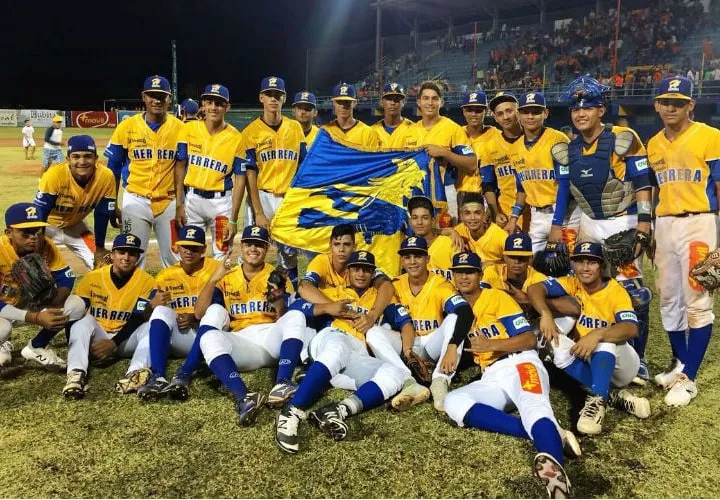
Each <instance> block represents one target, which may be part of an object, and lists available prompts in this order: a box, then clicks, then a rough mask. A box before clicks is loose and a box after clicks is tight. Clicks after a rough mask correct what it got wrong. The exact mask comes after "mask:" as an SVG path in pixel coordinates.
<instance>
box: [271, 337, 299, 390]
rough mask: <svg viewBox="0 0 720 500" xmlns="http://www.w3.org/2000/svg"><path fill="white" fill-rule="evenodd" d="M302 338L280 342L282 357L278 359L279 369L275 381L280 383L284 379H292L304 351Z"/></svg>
mask: <svg viewBox="0 0 720 500" xmlns="http://www.w3.org/2000/svg"><path fill="white" fill-rule="evenodd" d="M302 346H303V343H302V340H300V339H285V340H283V342H282V344H280V359H279V360H278V371H277V377H276V378H275V383H276V384H279V383H280V382H281V381H283V380H290V379H292V374H293V370H295V365H297V363H298V360H299V359H300V352H301V351H302Z"/></svg>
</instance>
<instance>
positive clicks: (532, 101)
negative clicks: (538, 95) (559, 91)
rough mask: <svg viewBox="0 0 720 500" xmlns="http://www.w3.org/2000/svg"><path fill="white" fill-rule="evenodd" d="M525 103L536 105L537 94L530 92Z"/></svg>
mask: <svg viewBox="0 0 720 500" xmlns="http://www.w3.org/2000/svg"><path fill="white" fill-rule="evenodd" d="M525 102H526V103H528V104H535V92H530V93H529V94H528V95H527V96H525Z"/></svg>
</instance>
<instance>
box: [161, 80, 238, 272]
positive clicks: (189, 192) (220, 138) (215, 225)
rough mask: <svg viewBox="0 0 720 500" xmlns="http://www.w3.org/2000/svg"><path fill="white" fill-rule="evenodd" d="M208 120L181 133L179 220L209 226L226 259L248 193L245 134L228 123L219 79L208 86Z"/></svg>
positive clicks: (217, 251)
mask: <svg viewBox="0 0 720 500" xmlns="http://www.w3.org/2000/svg"><path fill="white" fill-rule="evenodd" d="M200 100H201V101H202V105H203V110H204V111H205V119H203V120H195V121H192V122H189V123H186V124H185V125H184V126H183V127H182V130H181V131H180V133H179V134H178V143H177V161H176V162H175V193H176V206H175V224H176V226H177V227H178V228H180V227H182V226H184V225H185V224H190V225H192V226H199V227H202V228H203V229H205V228H208V227H209V228H210V232H211V234H212V240H213V242H214V244H213V246H212V254H213V257H215V259H217V260H225V258H226V257H227V256H228V254H229V252H230V251H231V248H230V247H231V246H232V241H233V238H234V237H235V234H236V233H237V224H238V223H237V219H238V214H239V213H240V205H241V204H242V198H243V195H244V193H245V166H244V162H245V161H246V160H245V156H246V155H245V149H244V146H243V143H242V135H241V134H240V132H238V130H237V129H236V128H235V127H233V126H232V125H230V124H229V123H226V122H225V113H227V111H228V110H229V109H230V92H229V91H228V89H227V87H225V86H224V85H220V84H219V83H211V84H209V85H207V86H206V87H205V90H204V91H203V93H202V95H201V96H200Z"/></svg>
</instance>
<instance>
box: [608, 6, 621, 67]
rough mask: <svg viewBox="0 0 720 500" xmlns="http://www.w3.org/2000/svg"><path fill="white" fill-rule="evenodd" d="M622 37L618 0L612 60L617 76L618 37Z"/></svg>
mask: <svg viewBox="0 0 720 500" xmlns="http://www.w3.org/2000/svg"><path fill="white" fill-rule="evenodd" d="M619 38H620V0H617V9H615V41H614V42H613V62H612V75H610V76H611V77H615V74H616V73H617V66H618V58H617V54H618V39H619Z"/></svg>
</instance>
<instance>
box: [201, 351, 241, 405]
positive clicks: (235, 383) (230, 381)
mask: <svg viewBox="0 0 720 500" xmlns="http://www.w3.org/2000/svg"><path fill="white" fill-rule="evenodd" d="M210 369H211V370H212V372H213V373H214V374H215V376H216V377H217V378H219V379H220V382H222V383H223V385H224V386H225V387H227V388H228V389H229V390H230V392H232V393H233V396H235V399H242V398H244V397H245V395H246V394H247V393H248V388H247V386H246V385H245V382H243V380H242V378H241V377H240V373H238V370H237V366H236V365H235V361H233V359H232V357H231V356H230V355H229V354H221V355H220V356H218V357H217V358H215V359H213V360H212V361H211V362H210Z"/></svg>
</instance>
